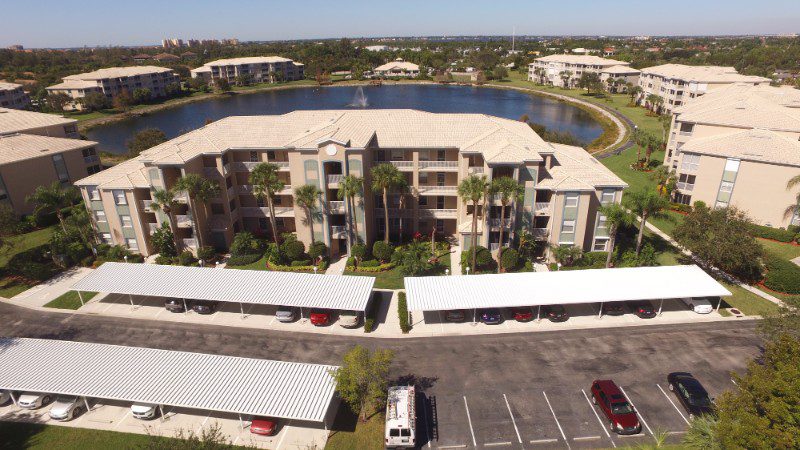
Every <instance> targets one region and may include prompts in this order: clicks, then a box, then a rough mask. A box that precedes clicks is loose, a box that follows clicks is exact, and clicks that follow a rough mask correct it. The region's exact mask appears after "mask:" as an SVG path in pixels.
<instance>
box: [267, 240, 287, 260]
mask: <svg viewBox="0 0 800 450" xmlns="http://www.w3.org/2000/svg"><path fill="white" fill-rule="evenodd" d="M266 255H267V260H269V262H270V263H274V264H280V263H281V261H283V254H282V253H281V248H280V247H279V246H278V245H276V244H275V243H274V242H273V243H270V244H269V245H268V246H267V251H266Z"/></svg>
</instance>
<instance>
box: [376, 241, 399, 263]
mask: <svg viewBox="0 0 800 450" xmlns="http://www.w3.org/2000/svg"><path fill="white" fill-rule="evenodd" d="M393 254H394V246H393V245H392V244H387V243H386V242H383V241H375V243H374V244H372V256H374V257H375V258H376V259H378V260H380V261H382V262H387V261H391V259H392V255H393Z"/></svg>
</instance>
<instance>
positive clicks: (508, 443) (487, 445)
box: [483, 441, 512, 447]
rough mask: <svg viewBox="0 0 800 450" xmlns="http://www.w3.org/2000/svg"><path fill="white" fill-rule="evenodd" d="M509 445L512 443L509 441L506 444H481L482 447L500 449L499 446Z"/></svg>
mask: <svg viewBox="0 0 800 450" xmlns="http://www.w3.org/2000/svg"><path fill="white" fill-rule="evenodd" d="M511 444H512V443H511V442H510V441H506V442H487V443H485V444H483V446H484V447H501V446H504V445H511Z"/></svg>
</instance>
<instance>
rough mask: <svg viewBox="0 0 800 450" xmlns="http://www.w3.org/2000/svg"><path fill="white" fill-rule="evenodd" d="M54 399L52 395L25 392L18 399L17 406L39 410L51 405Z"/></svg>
mask: <svg viewBox="0 0 800 450" xmlns="http://www.w3.org/2000/svg"><path fill="white" fill-rule="evenodd" d="M52 398H53V397H52V396H51V395H50V394H41V393H37V392H25V393H24V394H22V395H20V396H19V398H18V399H17V406H19V407H20V408H24V409H37V408H41V407H42V406H44V405H46V404H48V403H50V400H52Z"/></svg>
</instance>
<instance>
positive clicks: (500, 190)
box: [489, 177, 525, 273]
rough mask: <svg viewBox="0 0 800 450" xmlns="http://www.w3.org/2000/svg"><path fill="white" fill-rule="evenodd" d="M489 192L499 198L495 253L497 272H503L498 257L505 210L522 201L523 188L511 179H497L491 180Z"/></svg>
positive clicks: (504, 225)
mask: <svg viewBox="0 0 800 450" xmlns="http://www.w3.org/2000/svg"><path fill="white" fill-rule="evenodd" d="M489 192H490V193H491V194H492V195H496V196H498V197H499V198H500V241H499V242H500V251H498V252H497V272H498V273H499V272H502V271H503V262H502V258H501V257H500V255H501V253H502V249H503V231H505V227H506V208H507V207H508V206H509V205H510V204H511V203H513V202H519V201H522V198H523V196H524V195H525V188H524V187H522V185H521V184H519V183H518V182H517V181H516V180H514V179H513V178H511V177H499V178H495V179H493V180H492V184H491V186H490V187H489Z"/></svg>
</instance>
